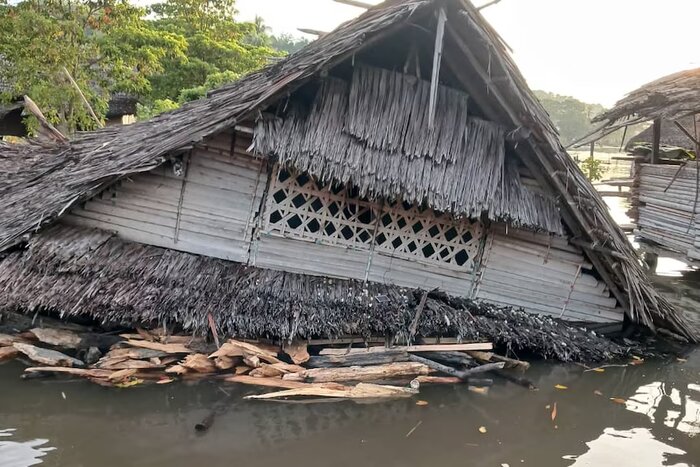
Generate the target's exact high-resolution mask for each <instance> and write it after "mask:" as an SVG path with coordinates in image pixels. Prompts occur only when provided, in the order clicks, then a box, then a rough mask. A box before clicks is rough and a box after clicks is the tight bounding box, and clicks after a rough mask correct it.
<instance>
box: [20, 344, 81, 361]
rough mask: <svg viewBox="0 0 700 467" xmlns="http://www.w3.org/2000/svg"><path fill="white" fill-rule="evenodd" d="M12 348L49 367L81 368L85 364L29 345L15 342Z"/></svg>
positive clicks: (52, 351) (61, 354) (55, 352)
mask: <svg viewBox="0 0 700 467" xmlns="http://www.w3.org/2000/svg"><path fill="white" fill-rule="evenodd" d="M12 345H13V347H14V348H15V349H17V350H19V351H20V352H21V353H23V354H24V355H25V356H27V357H28V358H29V359H30V360H32V361H35V362H37V363H42V364H44V365H49V366H68V367H83V366H85V363H83V362H82V361H81V360H78V359H77V358H73V357H70V356H68V355H66V354H63V353H61V352H57V351H55V350H48V349H42V348H40V347H36V346H34V345H30V344H22V343H20V342H15V343H14V344H12Z"/></svg>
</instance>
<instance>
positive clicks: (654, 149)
mask: <svg viewBox="0 0 700 467" xmlns="http://www.w3.org/2000/svg"><path fill="white" fill-rule="evenodd" d="M652 130H653V136H652V141H651V163H652V164H658V163H659V153H660V146H661V119H660V118H657V119H655V120H654V127H653V129H652Z"/></svg>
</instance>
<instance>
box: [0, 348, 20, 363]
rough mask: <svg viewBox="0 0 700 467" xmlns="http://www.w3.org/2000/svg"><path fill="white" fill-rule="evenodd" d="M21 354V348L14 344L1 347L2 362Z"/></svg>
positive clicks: (0, 360)
mask: <svg viewBox="0 0 700 467" xmlns="http://www.w3.org/2000/svg"><path fill="white" fill-rule="evenodd" d="M18 354H19V350H17V349H16V348H14V347H12V346H8V347H0V362H4V361H6V360H12V359H14V358H15V357H17V355H18Z"/></svg>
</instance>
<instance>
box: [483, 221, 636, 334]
mask: <svg viewBox="0 0 700 467" xmlns="http://www.w3.org/2000/svg"><path fill="white" fill-rule="evenodd" d="M590 270H591V265H590V264H589V263H587V262H586V261H585V260H584V258H583V256H582V255H581V253H580V252H579V251H577V250H576V249H575V248H574V247H572V246H571V245H569V244H568V243H567V241H566V239H565V238H563V237H555V236H548V235H542V234H534V233H530V232H523V231H517V230H513V229H510V230H509V231H506V230H505V229H504V228H503V226H495V227H494V228H493V229H492V230H491V231H490V232H489V235H488V241H487V245H486V250H485V252H484V259H483V265H482V269H481V272H480V277H479V278H478V279H477V284H476V298H480V299H483V300H486V301H489V302H492V303H497V304H502V305H512V306H517V307H522V308H523V309H525V310H526V311H529V312H534V313H541V314H545V315H549V316H555V317H561V318H563V319H567V320H571V321H586V322H601V323H606V322H607V323H612V322H621V321H622V320H623V311H622V309H621V308H619V307H618V306H617V301H616V300H615V298H614V297H611V296H610V292H609V291H608V290H607V288H606V286H605V284H604V283H603V282H601V281H599V280H598V279H596V278H595V277H594V276H593V275H591V274H590Z"/></svg>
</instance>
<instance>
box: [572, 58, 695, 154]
mask: <svg viewBox="0 0 700 467" xmlns="http://www.w3.org/2000/svg"><path fill="white" fill-rule="evenodd" d="M698 112H700V68H695V69H692V70H685V71H680V72H678V73H674V74H671V75H668V76H664V77H663V78H660V79H657V80H655V81H652V82H651V83H647V84H645V85H644V86H642V87H640V88H639V89H636V90H634V91H632V92H630V93H629V94H627V95H626V96H625V97H624V98H622V99H620V100H619V101H618V102H617V103H616V104H615V106H614V107H613V108H612V109H610V110H607V111H605V112H603V113H601V114H600V115H597V116H596V117H594V118H593V120H592V121H593V122H594V123H600V124H601V125H600V126H599V127H597V128H596V130H595V131H594V132H592V133H591V134H588V135H586V136H584V137H582V138H580V139H578V140H577V141H574V142H573V143H571V146H582V145H585V144H588V143H590V142H592V141H597V140H598V139H600V138H602V137H604V136H605V135H608V134H610V133H612V132H614V131H617V130H619V129H621V128H624V127H626V126H629V125H634V124H636V123H643V122H648V121H651V120H655V119H657V118H659V119H662V120H668V121H674V120H679V119H683V118H685V117H688V116H690V115H694V114H696V113H698ZM690 128H692V125H691V127H690ZM650 131H651V130H650ZM670 131H675V130H670ZM691 134H692V133H691ZM681 147H683V146H681Z"/></svg>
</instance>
